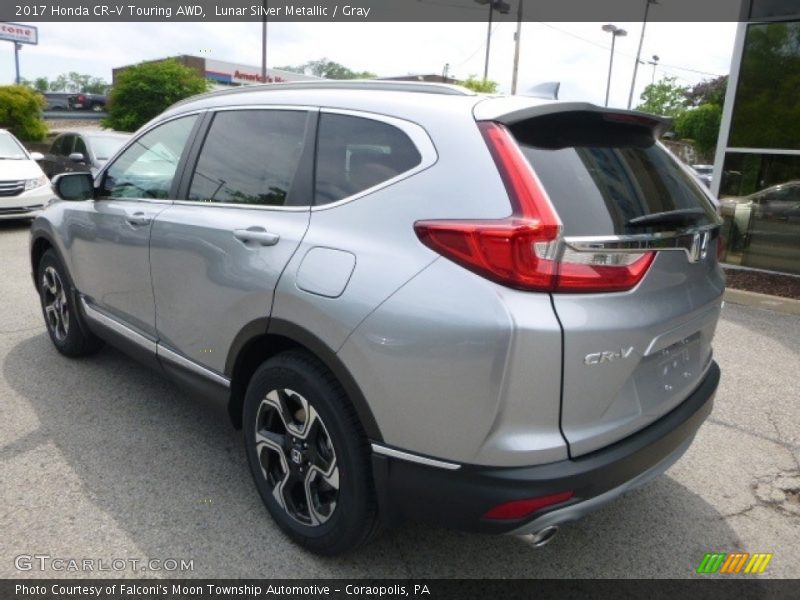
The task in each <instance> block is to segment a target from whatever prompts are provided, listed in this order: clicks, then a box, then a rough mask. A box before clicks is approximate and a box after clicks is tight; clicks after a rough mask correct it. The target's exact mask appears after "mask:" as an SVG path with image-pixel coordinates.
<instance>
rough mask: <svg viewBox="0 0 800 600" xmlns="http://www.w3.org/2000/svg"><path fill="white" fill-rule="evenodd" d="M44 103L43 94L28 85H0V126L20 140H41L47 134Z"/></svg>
mask: <svg viewBox="0 0 800 600" xmlns="http://www.w3.org/2000/svg"><path fill="white" fill-rule="evenodd" d="M44 105H45V101H44V96H42V95H41V94H40V93H39V92H37V91H35V90H33V89H31V88H30V87H28V86H25V85H3V86H0V127H2V128H3V129H8V130H9V131H11V133H13V134H14V135H15V136H17V137H18V138H19V139H21V140H25V141H31V142H35V141H41V140H43V139H44V138H45V136H46V135H47V124H46V123H45V122H44V121H43V120H42V110H43V109H44Z"/></svg>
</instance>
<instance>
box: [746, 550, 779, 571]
mask: <svg viewBox="0 0 800 600" xmlns="http://www.w3.org/2000/svg"><path fill="white" fill-rule="evenodd" d="M771 560H772V554H753V558H751V559H750V562H749V563H747V567H745V569H744V572H745V573H763V572H764V571H765V570H766V568H767V565H768V564H769V561H771Z"/></svg>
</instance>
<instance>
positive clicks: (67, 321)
mask: <svg viewBox="0 0 800 600" xmlns="http://www.w3.org/2000/svg"><path fill="white" fill-rule="evenodd" d="M36 285H37V287H38V289H39V300H40V301H41V305H42V315H43V316H44V321H45V324H46V325H47V333H48V334H49V335H50V340H51V341H52V342H53V345H54V346H55V347H56V350H58V351H59V352H60V353H61V354H63V355H65V356H70V357H79V356H88V355H90V354H94V353H95V352H97V351H98V350H100V348H102V347H103V341H102V340H101V339H100V338H98V337H97V336H95V335H94V334H93V333H92V332H91V331H89V328H88V327H86V324H85V323H84V322H83V321H82V319H81V315H80V314H79V312H78V310H77V307H76V306H75V295H74V293H73V287H72V281H71V279H70V278H69V275H68V274H67V270H66V269H65V268H64V266H63V265H62V264H61V260H60V259H59V258H58V255H57V254H56V253H55V251H53V250H47V251H46V252H45V253H44V255H43V256H42V259H41V260H40V261H39V269H38V270H37V274H36Z"/></svg>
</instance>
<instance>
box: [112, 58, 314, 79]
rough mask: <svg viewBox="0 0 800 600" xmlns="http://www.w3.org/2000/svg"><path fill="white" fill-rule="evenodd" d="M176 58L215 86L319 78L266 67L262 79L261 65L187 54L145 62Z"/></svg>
mask: <svg viewBox="0 0 800 600" xmlns="http://www.w3.org/2000/svg"><path fill="white" fill-rule="evenodd" d="M170 58H171V59H173V60H176V61H177V62H179V63H181V64H182V65H185V66H187V67H189V68H191V69H194V70H195V71H197V72H198V73H199V74H200V75H202V76H203V77H205V78H206V79H209V80H211V81H212V82H213V83H214V85H215V86H219V87H228V86H239V85H252V84H255V83H282V82H287V81H312V80H316V79H319V77H314V76H313V75H303V74H301V73H292V72H291V71H282V70H280V69H269V68H268V69H267V78H266V80H262V78H261V67H260V66H253V65H244V64H240V63H232V62H226V61H222V60H216V59H213V58H205V57H203V56H189V55H186V54H182V55H180V56H172V57H168V58H160V59H158V60H154V61H145V62H162V61H165V60H169V59H170ZM131 66H133V65H125V66H124V67H117V68H116V69H113V70H112V79H113V81H114V82H116V79H117V76H118V75H119V73H121V72H122V71H124V70H125V69H128V68H130V67H131Z"/></svg>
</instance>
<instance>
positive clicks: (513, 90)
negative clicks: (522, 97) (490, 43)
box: [511, 0, 522, 96]
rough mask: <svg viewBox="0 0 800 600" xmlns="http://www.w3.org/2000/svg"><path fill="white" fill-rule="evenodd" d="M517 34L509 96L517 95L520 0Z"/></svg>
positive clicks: (515, 35)
mask: <svg viewBox="0 0 800 600" xmlns="http://www.w3.org/2000/svg"><path fill="white" fill-rule="evenodd" d="M517 2H518V5H517V32H516V33H515V34H514V72H513V73H512V75H511V95H512V96H513V95H514V94H516V93H517V71H518V70H519V44H520V38H521V37H522V0H517Z"/></svg>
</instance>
